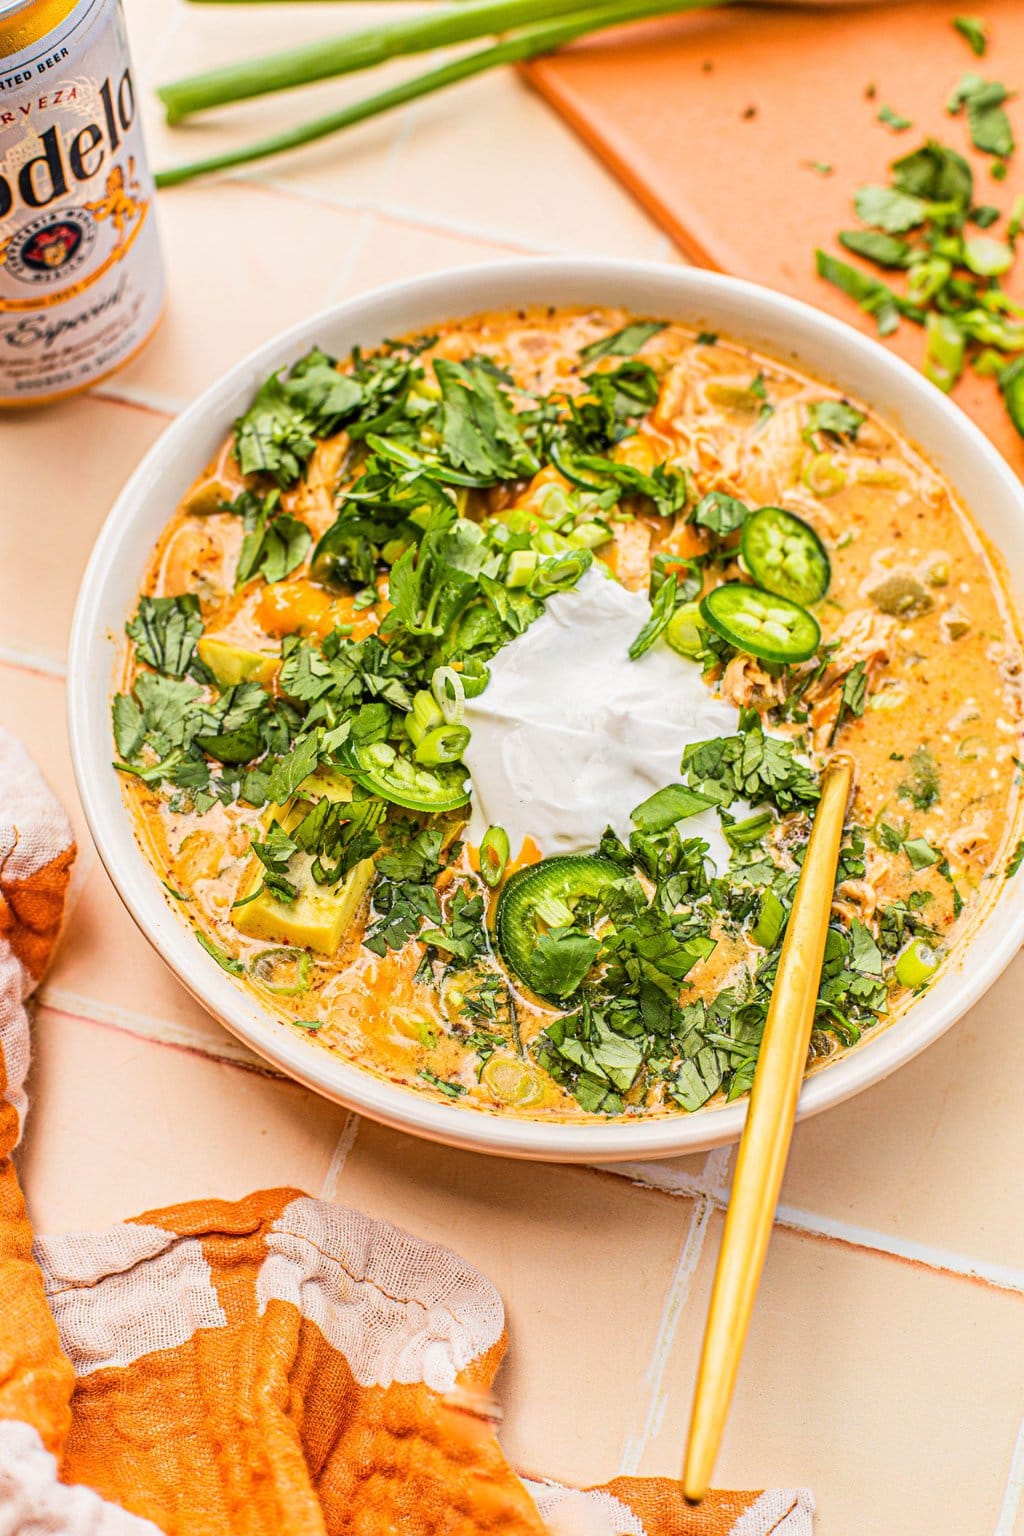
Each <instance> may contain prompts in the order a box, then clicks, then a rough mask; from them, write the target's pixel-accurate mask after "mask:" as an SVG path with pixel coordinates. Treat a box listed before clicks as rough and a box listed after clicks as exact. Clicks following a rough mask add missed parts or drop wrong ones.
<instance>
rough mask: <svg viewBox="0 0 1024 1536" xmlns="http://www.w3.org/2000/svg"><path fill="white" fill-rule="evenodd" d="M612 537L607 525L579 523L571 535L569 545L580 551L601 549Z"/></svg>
mask: <svg viewBox="0 0 1024 1536" xmlns="http://www.w3.org/2000/svg"><path fill="white" fill-rule="evenodd" d="M612 536H613V535H612V530H611V529H610V528H609V527H608V524H607V523H599V522H590V523H578V524H577V526H576V527H575V528H574V529H573V530H572V532H571V533H570V535H569V543H570V544H573V545H576V546H577V547H578V548H580V549H600V548H601V545H602V544H607V543H608V540H609V539H610V538H612Z"/></svg>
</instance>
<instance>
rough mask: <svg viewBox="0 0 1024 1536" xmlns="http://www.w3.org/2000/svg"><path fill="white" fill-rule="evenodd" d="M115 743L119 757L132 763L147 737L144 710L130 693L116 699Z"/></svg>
mask: <svg viewBox="0 0 1024 1536" xmlns="http://www.w3.org/2000/svg"><path fill="white" fill-rule="evenodd" d="M113 719H114V743H115V745H116V747H117V750H118V753H119V755H120V756H121V757H122V758H124V759H125V760H126V761H128V762H130V761H131V759H132V758H133V757H135V755H136V753H137V752H138V751H139V749H140V747H141V746H142V743H143V741H144V740H145V736H146V729H145V725H144V723H143V718H142V710H141V709H140V708H139V706H138V704H137V703H136V701H135V699H133V698H132V696H131V694H130V693H119V694H116V695H115V697H114V703H113Z"/></svg>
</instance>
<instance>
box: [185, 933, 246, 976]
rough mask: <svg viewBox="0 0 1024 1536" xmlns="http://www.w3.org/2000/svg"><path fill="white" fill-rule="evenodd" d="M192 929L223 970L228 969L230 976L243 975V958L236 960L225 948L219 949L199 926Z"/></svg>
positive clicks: (199, 941)
mask: <svg viewBox="0 0 1024 1536" xmlns="http://www.w3.org/2000/svg"><path fill="white" fill-rule="evenodd" d="M192 931H193V933H194V934H195V936H196V941H197V942H198V943H199V944H201V945H202V947H203V948H204V949H205V950H206V953H207V954H208V955H211V956H212V957H213V959H214V960H216V962H217V964H218V965H219V966H220V968H221V970H222V971H227V972H228V974H229V975H230V976H241V975H242V973H243V972H244V970H245V966H244V965H243V964H242V962H241V960H236V959H235V958H234V956H233V955H229V954H226V953H225V951H224V950H223V949H218V948H217V945H216V944H215V943H214V942H213V940H212V939H208V938H207V937H206V934H205V933H202V932H201V931H200V930H199V929H198V928H194V929H193V930H192Z"/></svg>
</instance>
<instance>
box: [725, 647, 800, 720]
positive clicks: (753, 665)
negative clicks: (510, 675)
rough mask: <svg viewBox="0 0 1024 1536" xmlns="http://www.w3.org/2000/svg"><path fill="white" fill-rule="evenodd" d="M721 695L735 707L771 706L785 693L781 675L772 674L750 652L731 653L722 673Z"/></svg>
mask: <svg viewBox="0 0 1024 1536" xmlns="http://www.w3.org/2000/svg"><path fill="white" fill-rule="evenodd" d="M722 697H723V698H724V699H728V701H729V703H730V704H735V705H736V707H737V709H749V708H750V706H751V705H753V706H754V708H755V709H761V710H763V709H770V708H772V707H773V706H774V705H776V704H781V703H782V702H783V700H784V699H785V697H786V685H785V683H784V682H783V680H782V678H781V677H771V676H769V674H768V673H767V672H766V671H765V670H764V668H763V667H762V666H761V665H760V663H759V662H757V661H755V659H754V657H753V656H744V655H742V654H741V655H739V656H734V657H733V658H732V660H731V661H730V662H729V664H728V666H727V667H726V669H725V671H724V672H723V673H722Z"/></svg>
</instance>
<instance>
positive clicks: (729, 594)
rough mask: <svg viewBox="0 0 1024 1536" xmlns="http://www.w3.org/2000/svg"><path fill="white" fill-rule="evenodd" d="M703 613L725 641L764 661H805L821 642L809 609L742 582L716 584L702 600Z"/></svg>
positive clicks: (703, 616) (706, 620)
mask: <svg viewBox="0 0 1024 1536" xmlns="http://www.w3.org/2000/svg"><path fill="white" fill-rule="evenodd" d="M700 613H701V618H702V619H703V620H704V622H705V623H706V624H708V625H710V627H711V628H712V629H713V630H715V632H716V633H717V634H719V635H721V636H722V639H723V640H728V642H729V644H730V645H734V646H736V648H737V650H740V651H746V652H747V654H748V655H750V656H758V657H760V659H761V660H762V661H780V662H791V661H806V660H807V658H808V656H813V655H814V653H815V651H816V650H817V649H818V646H819V644H820V643H821V630H820V629H819V628H818V623H817V620H816V619H815V618H813V617H812V615H811V614H809V613H808V612H807V609H806V608H801V607H800V605H799V603H791V602H790V600H789V598H788V597H781V596H780V595H779V594H778V593H777V592H764V591H762V589H761V588H760V587H750V586H747V584H746V582H742V581H727V582H725V583H724V584H723V585H722V586H720V587H713V588H712V590H711V591H710V592H709V593H708V594H707V596H706V597H703V598H702V599H701V603H700Z"/></svg>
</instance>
